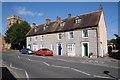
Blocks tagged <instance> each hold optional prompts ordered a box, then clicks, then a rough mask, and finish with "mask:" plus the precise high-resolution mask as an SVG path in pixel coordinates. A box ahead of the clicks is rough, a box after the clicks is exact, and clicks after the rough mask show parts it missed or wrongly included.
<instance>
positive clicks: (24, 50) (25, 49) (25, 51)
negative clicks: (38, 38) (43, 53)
mask: <svg viewBox="0 0 120 80" xmlns="http://www.w3.org/2000/svg"><path fill="white" fill-rule="evenodd" d="M20 52H21V53H22V54H34V51H32V50H31V49H28V48H23V49H21V50H20Z"/></svg>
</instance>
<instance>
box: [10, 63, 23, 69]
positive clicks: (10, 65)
mask: <svg viewBox="0 0 120 80" xmlns="http://www.w3.org/2000/svg"><path fill="white" fill-rule="evenodd" d="M10 67H11V68H14V69H18V70H23V69H19V68H16V67H13V66H12V63H10Z"/></svg>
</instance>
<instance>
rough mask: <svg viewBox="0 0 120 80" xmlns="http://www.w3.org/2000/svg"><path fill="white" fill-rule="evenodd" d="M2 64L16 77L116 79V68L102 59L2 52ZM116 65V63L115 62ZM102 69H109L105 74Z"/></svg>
mask: <svg viewBox="0 0 120 80" xmlns="http://www.w3.org/2000/svg"><path fill="white" fill-rule="evenodd" d="M2 59H3V64H5V65H7V66H8V67H9V68H10V69H12V70H13V71H14V72H15V73H17V75H18V76H19V77H18V78H27V79H29V80H30V79H32V78H95V79H96V78H102V79H103V78H104V79H115V80H118V68H119V67H117V66H116V67H115V66H111V65H110V63H109V64H106V63H105V62H104V61H99V62H98V61H93V60H89V61H85V60H84V61H83V60H78V59H77V58H76V57H73V58H70V57H62V56H59V57H58V56H36V55H26V54H20V53H19V52H18V53H3V54H2ZM115 64H116V65H117V63H115ZM104 71H109V73H108V74H105V73H104Z"/></svg>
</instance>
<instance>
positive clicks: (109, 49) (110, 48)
mask: <svg viewBox="0 0 120 80" xmlns="http://www.w3.org/2000/svg"><path fill="white" fill-rule="evenodd" d="M111 52H112V47H111V46H108V54H110V53H111Z"/></svg>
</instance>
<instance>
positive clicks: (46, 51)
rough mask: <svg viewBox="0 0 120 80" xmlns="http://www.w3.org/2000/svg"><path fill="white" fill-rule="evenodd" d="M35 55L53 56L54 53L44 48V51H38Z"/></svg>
mask: <svg viewBox="0 0 120 80" xmlns="http://www.w3.org/2000/svg"><path fill="white" fill-rule="evenodd" d="M35 54H36V55H51V56H52V55H53V51H51V50H49V49H47V48H44V49H39V50H38V51H35Z"/></svg>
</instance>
